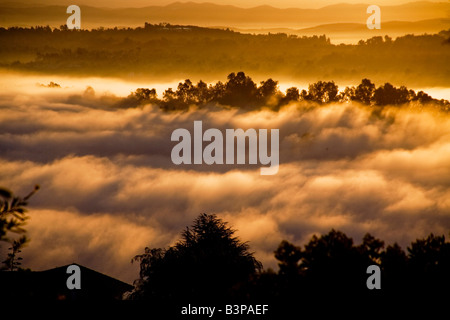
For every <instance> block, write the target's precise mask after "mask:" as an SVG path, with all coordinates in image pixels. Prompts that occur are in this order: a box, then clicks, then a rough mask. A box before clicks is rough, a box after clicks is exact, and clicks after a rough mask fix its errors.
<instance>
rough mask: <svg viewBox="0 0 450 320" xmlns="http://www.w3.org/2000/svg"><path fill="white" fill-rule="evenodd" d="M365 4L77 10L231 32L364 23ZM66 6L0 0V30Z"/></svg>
mask: <svg viewBox="0 0 450 320" xmlns="http://www.w3.org/2000/svg"><path fill="white" fill-rule="evenodd" d="M368 5H369V4H336V5H331V6H326V7H323V8H320V9H296V8H291V9H279V8H274V7H271V6H258V7H254V8H248V9H246V8H238V7H235V6H231V5H216V4H211V3H192V2H188V3H179V2H177V3H173V4H170V5H166V6H149V7H143V8H121V9H117V8H116V9H108V8H96V7H89V6H81V11H82V15H81V21H82V27H83V28H96V27H100V26H103V27H115V26H130V27H136V26H142V25H143V24H144V22H150V23H159V22H169V23H173V24H194V25H199V26H217V25H223V26H228V27H235V28H296V29H299V28H310V27H314V26H318V25H324V24H336V23H357V24H364V23H365V21H366V19H367V17H368V14H367V13H366V9H367V7H368ZM381 10H382V23H383V22H387V21H422V20H431V19H439V18H441V19H444V18H450V3H449V2H440V3H434V2H426V1H421V2H411V3H407V4H403V5H395V6H381ZM67 17H68V14H66V6H61V5H58V6H46V5H40V6H38V5H36V6H33V7H31V6H30V7H25V6H23V5H14V3H12V4H11V3H10V4H7V3H5V2H0V26H3V27H9V26H34V25H50V26H60V25H62V24H65V23H66V19H67Z"/></svg>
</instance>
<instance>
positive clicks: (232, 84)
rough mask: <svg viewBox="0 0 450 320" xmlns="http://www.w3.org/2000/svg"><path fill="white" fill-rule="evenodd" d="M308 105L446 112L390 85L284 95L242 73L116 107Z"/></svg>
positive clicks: (315, 88)
mask: <svg viewBox="0 0 450 320" xmlns="http://www.w3.org/2000/svg"><path fill="white" fill-rule="evenodd" d="M298 101H308V102H313V103H316V104H318V105H321V104H327V103H337V102H340V103H344V102H349V101H356V102H359V103H361V104H364V105H369V106H379V107H383V106H386V105H397V106H400V105H404V104H409V103H412V104H414V103H420V104H427V103H433V104H435V105H436V106H438V108H440V109H441V110H443V111H448V110H449V107H450V103H449V102H448V101H447V100H437V99H433V98H432V97H430V96H429V95H427V94H426V93H424V92H423V91H419V92H418V93H417V94H416V93H415V91H414V90H408V89H407V88H406V87H404V86H402V87H400V88H396V87H394V86H393V85H391V84H390V83H385V84H384V85H382V86H380V87H378V88H377V87H376V86H375V84H374V83H372V82H371V81H370V80H369V79H363V80H362V81H361V83H360V84H359V85H358V86H357V87H346V88H345V90H344V91H342V92H339V88H338V86H337V85H336V84H335V83H334V81H328V82H327V81H318V82H316V83H313V84H310V85H309V87H308V91H306V90H302V92H301V93H300V92H299V89H298V88H296V87H291V88H289V89H287V90H286V94H284V93H283V92H281V91H280V90H279V87H278V81H275V80H273V79H271V78H269V79H267V80H266V81H261V83H260V85H259V86H258V85H257V84H256V83H255V82H254V81H253V80H252V78H250V77H249V76H247V75H246V74H245V73H244V72H242V71H241V72H238V73H234V72H233V73H230V74H229V75H228V81H227V82H225V83H222V82H220V81H219V82H217V83H216V84H210V85H209V86H208V85H207V84H206V83H205V82H203V81H201V80H200V81H199V82H198V83H197V84H194V83H193V82H192V81H191V80H189V79H187V80H185V81H184V82H180V83H179V84H178V88H177V90H176V91H173V90H172V88H169V89H167V90H166V91H165V92H164V95H163V98H162V100H159V99H158V97H157V94H156V90H155V89H148V88H139V89H137V90H136V91H135V92H133V93H131V94H130V95H129V96H128V97H127V98H125V99H124V100H123V101H122V102H120V103H119V105H118V106H119V107H137V106H139V105H143V104H156V105H159V106H160V108H161V109H162V110H164V111H187V110H189V108H190V107H191V106H195V107H200V108H202V107H206V106H229V107H236V108H240V109H242V110H254V109H257V108H270V109H272V110H278V109H279V108H281V107H282V106H284V105H287V104H289V103H291V102H298Z"/></svg>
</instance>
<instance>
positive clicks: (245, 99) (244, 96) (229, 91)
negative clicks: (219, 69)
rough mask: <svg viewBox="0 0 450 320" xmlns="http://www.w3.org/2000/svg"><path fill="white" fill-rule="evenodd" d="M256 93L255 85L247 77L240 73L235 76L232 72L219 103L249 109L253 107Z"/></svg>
mask: <svg viewBox="0 0 450 320" xmlns="http://www.w3.org/2000/svg"><path fill="white" fill-rule="evenodd" d="M257 93H258V91H257V88H256V84H255V83H254V82H253V80H252V79H251V78H250V77H249V76H246V75H245V73H244V72H242V71H241V72H238V73H237V74H235V73H234V72H232V73H230V74H229V75H228V81H227V82H226V83H225V93H224V96H223V98H222V99H221V101H219V102H220V103H222V104H225V105H232V106H237V107H246V108H250V107H253V106H254V105H255V102H256V98H257Z"/></svg>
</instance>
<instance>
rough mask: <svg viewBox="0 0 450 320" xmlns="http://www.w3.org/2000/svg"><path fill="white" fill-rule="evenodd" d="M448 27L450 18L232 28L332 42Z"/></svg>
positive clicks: (431, 32)
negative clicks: (379, 24)
mask: <svg viewBox="0 0 450 320" xmlns="http://www.w3.org/2000/svg"><path fill="white" fill-rule="evenodd" d="M448 29H450V19H429V20H422V21H413V22H412V21H388V22H384V23H382V28H381V29H379V30H377V29H374V30H369V29H367V26H366V25H365V24H362V23H332V24H323V25H319V26H316V27H312V28H304V29H292V28H265V29H243V28H233V30H234V31H238V32H241V33H255V34H267V33H269V32H270V33H286V34H295V35H298V36H312V35H322V34H325V35H327V37H329V38H330V40H331V42H332V43H335V44H339V43H347V44H348V43H357V42H358V41H359V40H361V39H368V38H371V37H374V36H384V35H389V36H391V37H393V38H395V37H399V36H402V35H405V34H415V35H420V34H425V33H428V34H433V33H438V32H439V31H441V30H448Z"/></svg>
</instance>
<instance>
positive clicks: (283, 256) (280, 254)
mask: <svg viewBox="0 0 450 320" xmlns="http://www.w3.org/2000/svg"><path fill="white" fill-rule="evenodd" d="M275 258H276V259H277V260H278V261H279V263H278V266H279V267H280V271H279V274H282V275H287V276H290V275H298V274H299V265H298V263H299V261H300V259H301V258H302V248H300V247H297V246H295V245H293V244H292V243H290V242H288V241H286V240H283V241H281V243H280V245H279V246H278V248H277V250H276V251H275Z"/></svg>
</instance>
